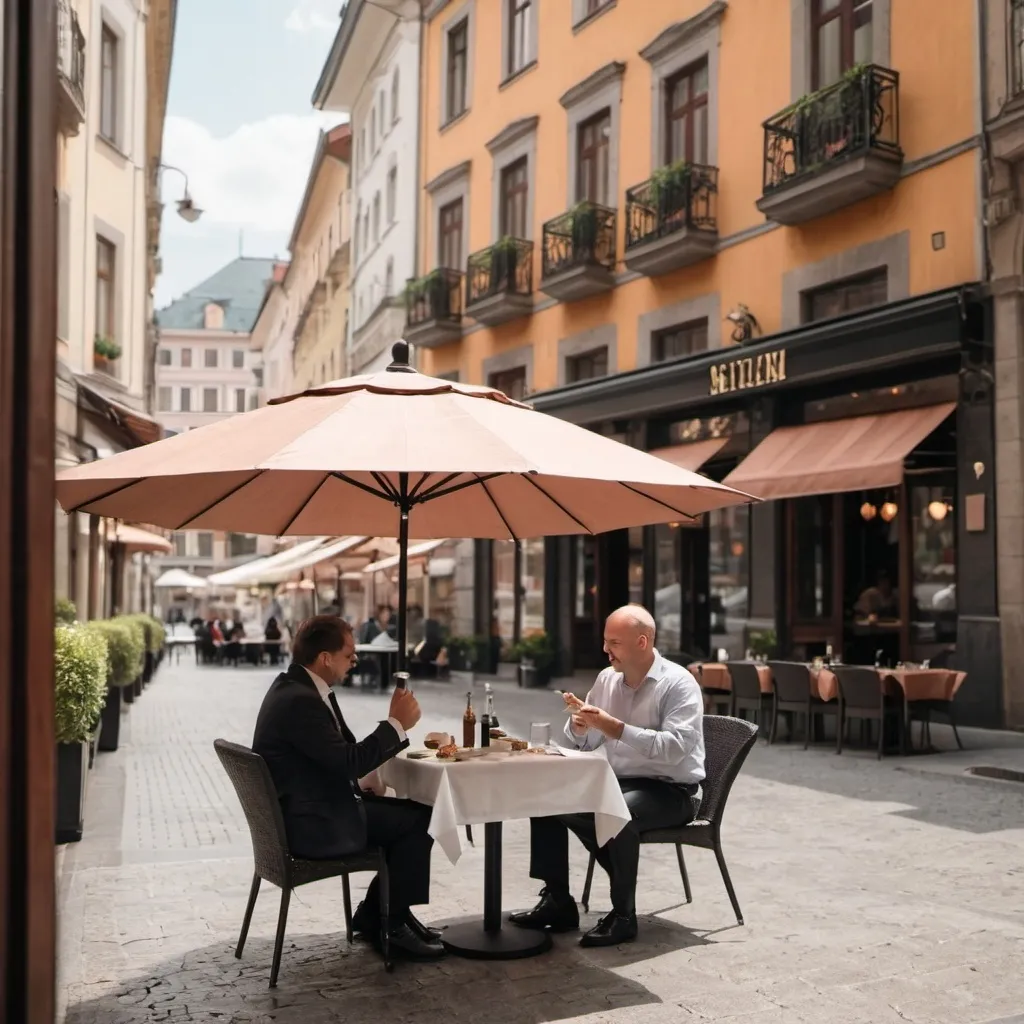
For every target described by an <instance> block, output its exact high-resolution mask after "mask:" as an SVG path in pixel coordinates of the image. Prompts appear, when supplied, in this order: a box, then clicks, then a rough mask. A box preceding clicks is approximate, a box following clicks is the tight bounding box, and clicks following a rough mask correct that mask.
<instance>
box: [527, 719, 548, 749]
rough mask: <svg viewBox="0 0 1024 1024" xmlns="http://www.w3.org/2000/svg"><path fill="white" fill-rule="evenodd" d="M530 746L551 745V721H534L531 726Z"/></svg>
mask: <svg viewBox="0 0 1024 1024" xmlns="http://www.w3.org/2000/svg"><path fill="white" fill-rule="evenodd" d="M530 746H531V747H549V746H551V723H550V722H534V723H533V724H532V725H531V726H530Z"/></svg>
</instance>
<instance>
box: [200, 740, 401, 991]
mask: <svg viewBox="0 0 1024 1024" xmlns="http://www.w3.org/2000/svg"><path fill="white" fill-rule="evenodd" d="M213 746H214V749H215V750H216V751H217V757H218V758H220V763H221V764H222V765H223V766H224V771H226V772H227V774H228V778H229V779H231V783H232V785H233V786H234V787H235V792H236V793H237V794H238V800H239V802H240V803H241V805H242V811H243V812H244V814H245V820H246V821H247V822H248V824H249V834H250V836H251V838H252V855H253V860H254V862H255V871H254V872H253V876H252V888H251V889H250V890H249V902H248V904H247V905H246V908H245V917H244V918H243V919H242V931H241V933H240V934H239V936H238V945H237V947H236V948H235V956H236V957H238V958H239V959H240V958H241V956H242V950H243V949H244V947H245V938H246V936H247V935H248V933H249V923H250V921H251V920H252V912H253V909H254V907H255V906H256V897H257V896H258V895H259V891H260V881H261V880H262V879H266V880H267V881H268V882H270V883H271V884H272V885H276V886H279V887H280V889H281V909H280V911H279V913H278V917H277V938H276V941H275V942H274V960H273V963H272V964H271V967H270V987H271V988H276V987H277V974H278V971H279V969H280V967H281V950H282V948H283V946H284V931H285V925H286V924H287V921H288V903H289V901H290V899H291V894H292V889H296V888H298V887H299V886H300V885H308V884H309V883H310V882H319V881H322V880H323V879H325V878H338V877H339V876H340V878H341V884H342V894H343V896H344V899H345V937H346V939H347V940H348V941H349V942H350V943H351V941H352V894H351V891H350V889H349V881H348V876H349V874H351V873H354V872H359V871H376V872H377V874H378V876H379V879H380V881H379V888H380V904H381V906H380V919H381V949H382V950H383V953H384V967H385V969H386V970H388V971H390V970H391V969H392V967H393V964H392V961H391V951H390V948H389V944H388V933H387V920H388V866H387V862H386V860H385V858H384V852H383V851H382V850H380V849H378V848H376V847H372V848H368V849H366V850H362V851H360V852H359V853H354V854H352V855H351V856H348V857H341V858H338V859H337V860H302V859H300V858H298V857H293V856H292V855H291V854H290V853H289V852H288V840H287V837H286V836H285V829H284V818H283V817H282V815H281V806H280V804H279V803H278V799H277V791H276V790H275V789H274V781H273V779H272V778H271V777H270V770H269V769H268V768H267V765H266V762H265V761H264V760H263V758H262V757H260V756H259V754H254V753H253V752H252V751H251V750H250V749H249V748H248V747H243V746H241V745H240V744H238V743H231V742H229V741H228V740H214V742H213Z"/></svg>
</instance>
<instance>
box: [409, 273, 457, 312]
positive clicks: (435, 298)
mask: <svg viewBox="0 0 1024 1024" xmlns="http://www.w3.org/2000/svg"><path fill="white" fill-rule="evenodd" d="M417 283H418V285H419V291H420V294H421V295H422V296H423V298H424V299H426V303H427V315H428V316H429V318H430V319H431V320H446V319H448V317H450V316H451V310H450V309H449V307H450V305H451V302H450V301H449V293H450V289H449V287H448V282H447V281H446V280H445V276H444V273H443V271H442V270H441V268H440V267H438V268H437V269H435V270H432V271H431V272H430V273H429V274H427V275H426V276H425V277H422V278H420V280H419V281H418V282H417Z"/></svg>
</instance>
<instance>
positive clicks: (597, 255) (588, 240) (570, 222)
mask: <svg viewBox="0 0 1024 1024" xmlns="http://www.w3.org/2000/svg"><path fill="white" fill-rule="evenodd" d="M541 238H542V241H541V272H540V290H541V291H542V292H546V293H547V294H548V295H550V296H551V297H552V298H553V299H560V300H561V301H562V302H572V301H573V300H575V299H585V298H586V297H587V296H588V295H596V294H597V293H598V292H606V291H608V289H609V288H611V287H613V286H614V284H615V211H614V210H610V209H608V207H607V206H598V205H597V203H589V202H583V203H577V204H576V205H575V206H574V207H573V208H572V209H571V210H569V211H568V212H567V213H563V214H562V215H561V216H560V217H555V219H554V220H549V221H548V222H547V223H546V224H545V225H544V231H543V234H542V236H541Z"/></svg>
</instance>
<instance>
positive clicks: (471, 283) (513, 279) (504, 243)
mask: <svg viewBox="0 0 1024 1024" xmlns="http://www.w3.org/2000/svg"><path fill="white" fill-rule="evenodd" d="M532 294H533V242H531V241H528V240H527V239H525V238H507V237H506V238H503V239H501V241H499V242H495V243H494V245H489V246H488V247H487V248H486V249H481V250H480V251H479V252H475V253H473V255H472V256H470V257H469V259H468V260H467V261H466V305H467V306H472V305H474V304H475V303H478V302H484V301H486V300H487V299H492V298H496V297H498V296H501V295H520V296H529V295H532Z"/></svg>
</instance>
